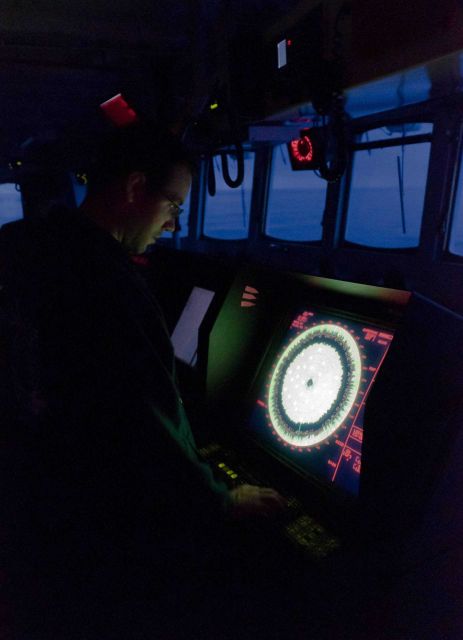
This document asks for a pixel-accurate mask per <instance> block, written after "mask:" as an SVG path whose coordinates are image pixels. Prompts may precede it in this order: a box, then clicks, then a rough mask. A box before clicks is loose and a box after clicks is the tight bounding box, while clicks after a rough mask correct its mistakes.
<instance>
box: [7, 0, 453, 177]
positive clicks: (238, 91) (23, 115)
mask: <svg viewBox="0 0 463 640" xmlns="http://www.w3.org/2000/svg"><path fill="white" fill-rule="evenodd" d="M458 1H459V0H458ZM427 3H428V0H415V3H414V5H416V6H417V7H418V5H420V6H422V7H424V6H426V5H427ZM320 5H323V12H319V14H318V21H317V20H315V21H314V20H313V19H312V18H313V16H314V15H315V12H316V11H317V9H319V8H320ZM407 6H408V5H407ZM432 6H435V4H434V3H432ZM344 7H349V11H350V7H353V9H352V19H351V27H350V26H348V29H347V31H346V30H345V29H344V31H345V33H346V34H347V36H346V37H347V40H346V41H348V40H349V38H351V40H352V44H353V46H352V52H353V56H354V57H352V58H351V59H350V60H349V59H347V63H346V64H347V65H350V66H349V69H348V71H349V74H348V75H349V79H348V82H347V84H346V86H355V85H356V84H360V83H363V82H366V81H370V80H372V79H374V78H379V77H382V76H385V75H386V74H387V73H391V72H392V71H400V70H404V69H407V68H410V67H412V66H415V65H416V64H419V63H421V62H425V61H427V60H431V59H433V58H437V57H439V56H442V55H444V54H446V53H451V52H455V51H457V50H458V49H461V48H462V46H463V44H462V43H463V11H462V10H461V7H460V4H458V5H457V0H440V3H439V9H435V11H434V13H436V11H437V14H438V15H439V16H441V18H442V19H441V20H440V22H439V21H437V22H436V20H435V19H434V18H435V15H434V13H432V12H431V13H430V14H429V19H426V16H427V15H428V13H429V12H428V13H426V12H424V11H418V8H417V12H418V13H417V14H416V15H415V12H414V11H411V10H409V9H407V11H405V12H404V11H403V3H402V0H387V1H386V2H379V0H378V1H376V0H163V1H161V0H2V1H1V3H0V84H1V90H0V116H1V118H0V170H1V168H2V167H4V166H6V164H7V161H8V159H9V158H10V157H11V155H12V154H14V153H15V151H16V150H17V148H18V146H19V145H20V144H21V143H22V142H24V141H25V140H26V139H28V138H31V137H36V136H37V135H39V134H40V135H42V136H50V137H52V136H53V135H56V134H60V133H63V132H64V133H65V134H66V135H68V134H69V132H71V133H73V134H75V136H77V140H79V138H80V137H81V136H82V138H83V137H85V135H89V136H91V135H92V132H93V131H94V130H95V129H96V128H98V127H99V126H100V123H101V122H100V121H101V114H100V112H99V105H100V104H101V103H102V102H104V101H105V100H107V99H108V98H110V97H112V96H113V95H115V94H117V93H120V92H122V93H123V94H124V96H125V97H126V98H127V99H128V101H129V102H130V103H131V104H132V105H133V106H134V107H135V108H136V109H137V110H138V111H140V112H142V113H146V114H148V115H150V116H154V117H156V118H157V119H158V120H161V121H162V122H164V123H165V124H166V125H168V126H170V127H176V128H177V129H178V130H182V128H184V127H185V125H186V123H188V122H191V121H192V120H194V119H196V118H197V116H198V114H199V113H201V111H203V110H204V108H205V106H207V101H208V99H209V98H210V97H213V95H214V94H215V93H220V91H222V95H224V93H223V92H225V96H227V89H229V92H228V98H229V97H230V94H232V100H235V101H237V102H238V103H239V104H238V108H236V111H237V112H238V113H239V115H240V117H241V121H240V124H242V123H244V122H248V123H249V122H255V118H254V120H253V114H252V113H250V111H252V109H249V107H250V106H251V107H252V106H253V105H254V104H255V103H256V102H258V101H259V99H260V97H262V96H261V94H262V91H260V87H261V86H264V85H259V79H260V78H259V74H260V70H261V69H262V68H263V66H264V63H267V58H268V51H267V50H265V51H263V49H262V43H263V42H264V41H265V38H267V39H268V37H269V35H268V34H272V33H273V36H272V37H276V34H277V33H278V29H279V28H280V27H281V25H284V24H286V25H287V24H290V21H291V20H292V19H294V16H296V17H297V16H299V18H301V16H302V17H304V15H308V16H309V20H308V22H307V23H305V24H308V25H310V29H312V33H313V35H314V36H317V37H318V35H317V34H318V32H319V31H320V32H321V31H322V30H324V36H325V43H324V45H325V50H324V52H322V53H320V51H319V50H317V51H316V54H317V55H316V56H315V58H314V60H312V65H313V68H314V69H315V70H317V69H318V67H319V66H320V65H319V64H318V63H319V61H320V60H321V57H322V56H326V55H328V57H329V56H330V55H331V46H332V44H330V48H327V47H326V42H328V41H329V42H331V41H332V40H333V30H334V25H338V26H341V31H342V30H343V24H344V23H343V22H342V21H341V22H339V21H338V20H337V17H336V16H337V12H340V8H342V9H344ZM394 8H395V9H394ZM393 9H394V10H393ZM304 12H305V13H304ZM309 14H310V15H309ZM437 14H436V15H437ZM344 15H345V16H346V15H347V12H345V14H344ZM417 15H418V17H419V16H421V17H420V20H421V22H422V25H421V31H420V32H419V33H421V39H419V38H418V39H417V38H415V37H411V38H409V39H408V40H404V38H403V33H411V34H414V30H413V29H412V28H410V25H415V31H416V29H417V26H416V25H418V24H419V22H417V18H416V16H417ZM327 18H328V19H327ZM444 18H445V19H444ZM304 19H305V18H304ZM373 19H374V20H376V23H374V20H373ZM330 20H331V22H330ZM349 20H350V14H349ZM371 20H373V23H372V24H373V25H374V24H376V31H374V30H372V29H370V28H368V29H366V28H365V25H366V24H367V23H369V21H371ZM441 23H442V24H441ZM294 24H296V23H295V22H294ZM276 25H279V26H276ZM330 25H331V26H330ZM346 25H347V22H346ZM349 25H350V22H349ZM435 25H437V26H435ZM439 25H440V26H439ZM327 34H328V37H327ZM305 35H307V34H305ZM394 38H395V40H394ZM315 39H317V38H315ZM379 41H381V42H382V43H383V45H382V46H381V47H380V46H377V45H378V42H379ZM275 42H276V41H275ZM397 42H398V43H399V44H400V46H397ZM391 43H392V44H391ZM273 44H274V42H273ZM322 44H323V40H322ZM431 45H432V46H431ZM272 46H273V45H272ZM356 51H357V57H355V54H356ZM317 56H318V57H317ZM452 61H453V62H452V65H453V66H455V65H456V66H457V67H458V70H457V72H455V73H454V72H453V71H452V69H450V67H451V65H449V64H447V63H446V64H445V65H444V68H443V71H442V72H441V71H439V74H438V76H439V78H443V79H444V80H445V82H446V83H447V84H448V82H449V81H448V80H447V78H448V77H450V76H451V78H454V77H457V79H458V82H461V81H460V73H459V69H460V64H459V58H457V57H455V56H453V58H452ZM452 68H453V67H452ZM449 69H450V71H452V73H450V71H449ZM427 71H428V70H426V73H424V80H421V79H420V80H419V86H418V85H416V82H415V77H416V74H413V73H412V74H411V76H410V79H407V78H408V76H407V78H405V79H404V78H403V77H402V75H399V76H395V78H396V79H395V80H394V83H395V84H393V86H392V85H391V84H390V83H389V84H386V85H384V86H383V85H381V86H380V87H379V89H375V90H374V91H370V93H368V90H366V92H363V91H362V92H361V93H359V94H355V95H353V94H350V95H349V96H348V98H349V100H350V102H351V103H352V105H354V106H353V108H354V107H355V109H356V110H357V111H358V110H359V109H360V111H361V110H362V109H363V111H364V112H367V111H368V109H369V108H371V103H372V102H375V101H376V102H375V105H374V109H377V108H380V107H381V104H380V103H383V102H384V101H385V100H386V102H387V101H388V100H389V98H390V96H392V95H397V96H398V98H400V99H401V100H402V104H403V99H402V97H403V95H404V91H405V93H406V92H407V91H408V87H409V86H410V91H409V92H410V93H411V94H413V95H414V96H418V95H419V96H421V95H423V96H424V97H426V94H425V90H426V91H427V86H428V81H429V76H430V74H429V73H428V72H427ZM422 75H423V74H422ZM431 75H432V74H431ZM434 75H436V74H434ZM397 78H398V79H397ZM420 78H421V76H420ZM296 81H297V78H296ZM323 82H324V76H323V73H321V75H320V78H318V83H319V84H320V85H321V84H323ZM436 82H437V81H436V78H433V86H434V85H435V84H436ZM452 82H453V84H455V82H454V81H453V80H452ZM295 84H296V85H299V86H303V84H304V83H303V82H299V83H298V82H296V83H295ZM314 84H316V82H315V83H314ZM441 84H442V82H441ZM224 87H225V89H224ZM230 87H231V90H230ZM404 87H405V89H404ZM381 92H382V93H381ZM428 93H429V92H428ZM309 97H310V96H309ZM263 99H265V97H264V98H263ZM240 100H241V102H240ZM389 101H390V100H389ZM297 102H298V101H297V100H292V99H289V100H287V103H286V104H287V106H288V107H290V108H291V109H292V110H291V111H290V114H291V115H294V116H297V115H298V106H297ZM300 102H306V98H303V99H302V100H301V101H300ZM376 103H377V104H376ZM286 104H285V103H284V102H283V103H282V105H281V110H284V108H285V107H286ZM388 105H389V103H388V102H387V104H386V103H385V104H384V108H387V107H388ZM234 106H235V107H236V105H234ZM279 106H280V105H279V104H278V102H275V101H274V102H272V103H271V108H270V109H269V110H268V113H274V114H277V113H278V112H279ZM257 119H258V118H257Z"/></svg>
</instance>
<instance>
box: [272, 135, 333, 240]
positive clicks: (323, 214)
mask: <svg viewBox="0 0 463 640" xmlns="http://www.w3.org/2000/svg"><path fill="white" fill-rule="evenodd" d="M284 144H285V143H284V142H276V143H274V144H272V145H270V148H271V154H270V163H269V167H268V179H267V190H266V198H265V202H264V208H263V210H262V224H261V232H260V238H261V239H262V240H264V241H267V242H269V243H283V244H284V245H287V246H288V247H307V246H309V247H321V246H322V245H323V243H324V235H325V231H324V223H325V214H326V207H327V202H328V199H329V188H330V183H327V184H326V190H325V204H324V208H323V213H322V218H321V222H320V224H321V227H322V233H321V237H320V239H319V240H291V239H289V238H277V237H276V236H272V235H270V234H268V233H266V232H265V229H266V227H267V221H268V213H269V210H268V209H269V200H270V191H271V181H272V171H273V161H274V153H275V150H276V148H277V147H279V146H281V145H284ZM309 171H310V170H309ZM312 171H313V170H312Z"/></svg>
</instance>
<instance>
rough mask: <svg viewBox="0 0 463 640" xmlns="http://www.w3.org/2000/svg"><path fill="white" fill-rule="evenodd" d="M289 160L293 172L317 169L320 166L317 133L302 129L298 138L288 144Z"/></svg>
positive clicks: (314, 130)
mask: <svg viewBox="0 0 463 640" xmlns="http://www.w3.org/2000/svg"><path fill="white" fill-rule="evenodd" d="M288 151H289V159H290V161H291V167H292V168H293V170H301V169H318V168H319V166H320V137H319V132H318V131H317V130H316V129H314V128H312V129H303V130H302V131H301V132H300V137H299V138H296V139H294V140H291V142H290V143H289V144H288Z"/></svg>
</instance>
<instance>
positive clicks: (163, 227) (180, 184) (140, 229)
mask: <svg viewBox="0 0 463 640" xmlns="http://www.w3.org/2000/svg"><path fill="white" fill-rule="evenodd" d="M190 187H191V172H190V170H189V169H188V167H186V166H185V165H182V164H179V165H175V166H174V167H173V168H172V170H171V172H170V174H169V177H168V179H167V181H166V183H165V184H164V186H163V187H162V188H161V189H159V190H157V191H156V193H151V192H150V191H149V188H148V186H147V185H146V183H144V184H143V185H142V186H141V187H140V188H138V190H137V191H136V195H135V202H134V204H135V207H136V212H137V213H136V216H135V217H134V218H133V219H132V224H131V225H130V226H131V228H130V232H129V234H128V237H127V240H128V244H129V249H130V251H131V252H132V253H135V254H140V253H143V252H144V251H146V249H147V247H148V246H149V245H150V244H153V243H154V242H156V240H157V239H158V238H159V237H160V236H161V235H162V233H163V232H164V231H168V232H173V231H174V230H175V221H176V219H177V217H178V214H179V209H180V207H181V206H182V204H183V203H184V202H185V200H186V198H187V196H188V193H189V191H190Z"/></svg>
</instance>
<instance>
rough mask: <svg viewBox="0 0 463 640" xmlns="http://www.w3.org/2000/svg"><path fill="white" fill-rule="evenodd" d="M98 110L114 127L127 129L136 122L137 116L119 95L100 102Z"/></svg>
mask: <svg viewBox="0 0 463 640" xmlns="http://www.w3.org/2000/svg"><path fill="white" fill-rule="evenodd" d="M100 109H101V110H102V111H103V113H104V114H105V116H106V117H107V118H108V119H109V120H111V122H112V123H113V124H114V125H116V127H127V126H128V125H130V124H133V123H134V122H136V121H137V120H138V116H137V114H136V113H135V111H134V110H133V109H132V107H130V106H129V104H128V102H127V101H126V100H125V99H124V98H123V96H122V94H120V93H118V94H117V95H116V96H113V97H112V98H110V99H109V100H106V102H102V103H101V104H100Z"/></svg>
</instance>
